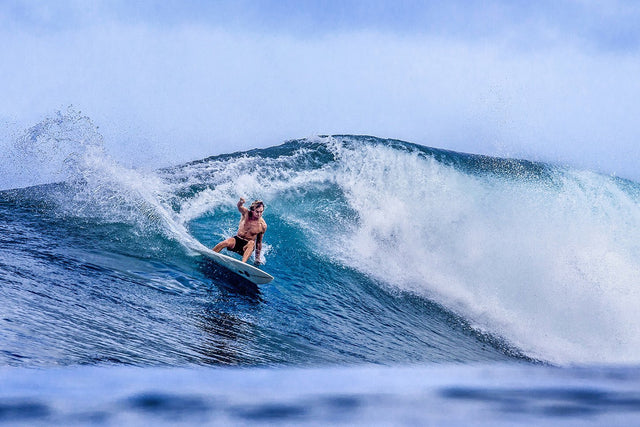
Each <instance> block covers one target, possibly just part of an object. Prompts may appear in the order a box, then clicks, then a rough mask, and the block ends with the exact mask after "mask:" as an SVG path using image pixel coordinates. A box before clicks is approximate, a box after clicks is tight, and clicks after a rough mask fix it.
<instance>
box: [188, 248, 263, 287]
mask: <svg viewBox="0 0 640 427" xmlns="http://www.w3.org/2000/svg"><path fill="white" fill-rule="evenodd" d="M195 251H196V252H198V253H199V254H201V255H203V256H205V257H206V258H207V259H210V260H211V261H213V262H215V263H216V264H218V265H221V266H222V267H224V268H226V269H227V270H229V271H231V272H232V273H234V274H237V275H238V276H240V277H242V278H244V279H247V280H249V281H250V282H252V283H254V284H256V285H264V284H266V283H269V282H271V281H272V280H273V276H271V275H270V274H268V273H265V272H264V271H262V270H260V269H259V268H256V267H254V266H252V265H250V264H247V263H246V262H242V261H240V260H237V259H235V258H232V257H230V256H227V255H223V254H219V253H217V252H214V251H212V250H210V249H206V248H197V249H195Z"/></svg>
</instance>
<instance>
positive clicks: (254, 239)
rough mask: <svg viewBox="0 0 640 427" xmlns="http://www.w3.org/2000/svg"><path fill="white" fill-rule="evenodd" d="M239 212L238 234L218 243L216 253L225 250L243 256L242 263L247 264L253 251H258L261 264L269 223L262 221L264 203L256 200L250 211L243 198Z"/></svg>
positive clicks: (257, 254) (257, 258) (257, 255)
mask: <svg viewBox="0 0 640 427" xmlns="http://www.w3.org/2000/svg"><path fill="white" fill-rule="evenodd" d="M238 210H239V211H240V213H241V214H242V217H241V218H240V225H239V226H238V233H237V234H236V235H235V236H233V237H229V238H228V239H226V240H223V241H222V242H220V243H218V244H217V245H216V246H215V247H214V248H213V251H214V252H220V251H221V250H223V249H227V250H228V251H233V252H235V253H237V254H240V255H241V256H242V262H247V260H248V259H249V257H250V256H251V253H252V252H253V250H254V249H255V250H256V263H257V264H260V251H261V250H262V236H264V233H265V231H267V223H266V222H265V221H264V219H262V213H263V212H264V203H263V202H262V201H261V200H256V201H255V202H253V203H251V206H249V209H247V208H246V207H244V199H243V198H242V197H241V198H240V201H239V202H238Z"/></svg>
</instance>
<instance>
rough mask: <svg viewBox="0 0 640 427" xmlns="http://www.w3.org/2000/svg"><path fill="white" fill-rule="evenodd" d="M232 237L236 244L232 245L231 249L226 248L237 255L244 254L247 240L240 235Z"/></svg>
mask: <svg viewBox="0 0 640 427" xmlns="http://www.w3.org/2000/svg"><path fill="white" fill-rule="evenodd" d="M233 238H234V239H236V244H235V245H234V246H233V249H229V248H227V250H229V251H231V252H235V253H237V254H239V255H244V247H245V246H247V245H248V244H249V241H248V240H244V239H243V238H242V237H239V236H233Z"/></svg>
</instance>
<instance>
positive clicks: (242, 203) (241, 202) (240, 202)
mask: <svg viewBox="0 0 640 427" xmlns="http://www.w3.org/2000/svg"><path fill="white" fill-rule="evenodd" d="M238 205H239V206H242V205H244V198H242V197H240V201H239V202H238Z"/></svg>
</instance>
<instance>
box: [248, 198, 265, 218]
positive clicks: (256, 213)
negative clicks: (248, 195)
mask: <svg viewBox="0 0 640 427" xmlns="http://www.w3.org/2000/svg"><path fill="white" fill-rule="evenodd" d="M263 212H264V203H263V202H262V200H255V201H254V202H253V203H251V206H249V215H251V218H260V217H262V213H263Z"/></svg>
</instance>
